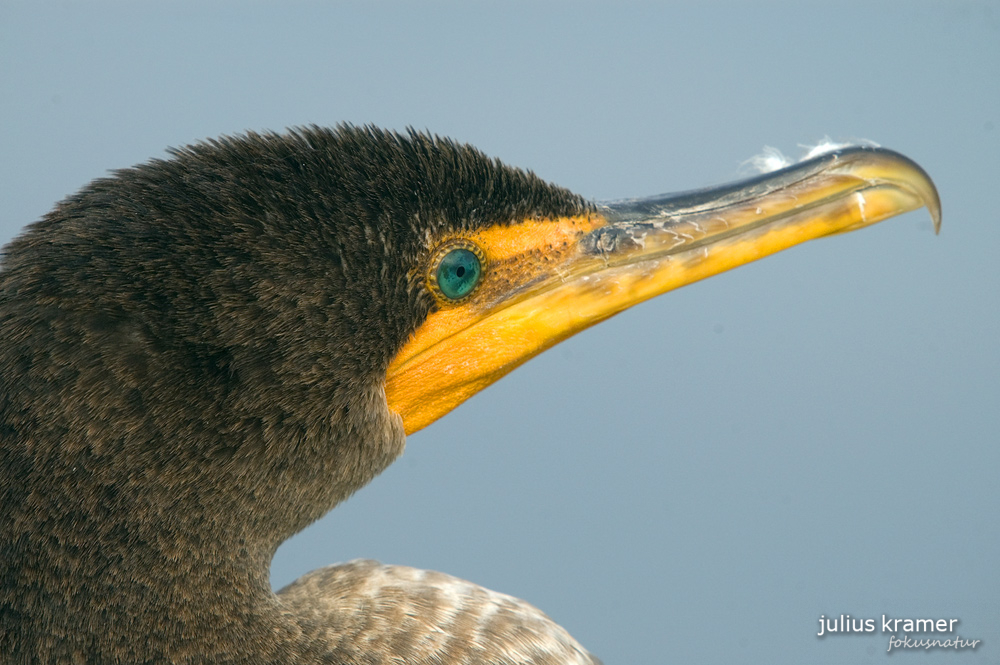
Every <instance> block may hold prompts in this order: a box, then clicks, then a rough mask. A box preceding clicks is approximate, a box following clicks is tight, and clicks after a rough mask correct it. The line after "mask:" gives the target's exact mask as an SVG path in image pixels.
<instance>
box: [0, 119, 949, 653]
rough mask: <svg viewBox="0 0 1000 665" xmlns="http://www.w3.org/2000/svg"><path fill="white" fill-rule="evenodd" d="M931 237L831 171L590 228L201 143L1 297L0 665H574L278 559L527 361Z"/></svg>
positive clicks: (638, 205) (64, 220) (29, 237)
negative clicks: (661, 301)
mask: <svg viewBox="0 0 1000 665" xmlns="http://www.w3.org/2000/svg"><path fill="white" fill-rule="evenodd" d="M922 205H926V206H927V207H928V208H929V209H930V212H931V215H932V217H933V218H934V221H935V225H937V224H938V222H939V219H940V207H939V202H938V197H937V193H936V191H935V190H934V186H933V184H932V183H931V181H930V179H929V178H928V177H927V175H926V174H925V173H924V172H923V171H922V170H921V169H920V167H918V166H917V165H916V164H914V163H913V162H911V161H910V160H908V159H907V158H905V157H903V156H901V155H898V154H896V153H893V152H890V151H887V150H882V149H876V148H868V147H863V148H850V149H843V150H838V151H835V152H831V153H829V154H826V155H822V156H820V157H817V158H814V159H811V160H808V161H805V162H802V163H799V164H797V165H795V166H792V167H789V168H785V169H783V170H780V171H777V172H775V173H771V174H767V175H762V176H758V177H755V178H751V179H749V180H746V181H743V182H741V183H737V184H734V185H729V186H725V187H720V188H716V189H711V190H703V191H697V192H692V193H688V194H683V195H678V196H672V197H671V196H661V197H654V198H651V199H642V200H630V201H621V202H618V203H615V204H610V205H598V204H594V203H590V202H588V201H586V200H584V199H582V198H581V197H579V196H577V195H575V194H572V193H570V192H568V191H566V190H565V189H561V188H558V187H554V186H552V185H549V184H547V183H545V182H543V181H542V180H540V179H539V178H537V177H536V176H534V175H533V174H531V173H529V172H525V171H521V170H518V169H513V168H509V167H507V166H504V165H503V164H501V163H500V162H498V161H495V160H491V159H489V158H487V157H485V156H484V155H483V154H482V153H480V152H478V151H476V150H475V149H473V148H471V147H469V146H466V145H461V144H457V143H454V142H452V141H449V140H445V139H440V138H436V137H433V136H429V135H426V134H423V133H417V132H412V131H411V132H409V133H407V134H399V133H393V132H388V131H382V130H379V129H376V128H372V127H365V128H356V127H351V126H341V127H338V128H336V129H322V128H317V127H311V128H305V129H298V130H293V131H289V132H287V133H284V134H254V133H249V134H246V135H243V136H237V137H232V138H222V139H219V140H214V141H208V142H205V143H201V144H197V145H194V146H190V147H186V148H182V149H179V150H174V151H173V152H172V155H171V156H170V158H169V159H166V160H154V161H151V162H149V163H146V164H143V165H140V166H136V167H134V168H129V169H124V170H120V171H117V172H115V173H114V174H113V175H111V176H110V177H107V178H102V179H99V180H95V181H94V182H93V183H91V184H90V185H88V186H86V187H85V188H83V190H81V191H80V192H79V193H77V194H74V195H73V196H70V197H69V198H67V199H65V200H64V201H62V202H61V203H59V204H58V205H57V206H56V208H55V209H54V210H53V211H52V212H50V213H49V214H47V215H45V217H44V218H42V219H41V220H40V221H38V222H36V223H34V224H32V225H31V226H29V227H28V229H27V230H26V231H25V232H24V233H23V235H21V236H20V237H18V238H17V239H15V240H14V241H13V242H11V243H10V244H9V245H8V246H7V248H6V250H5V254H4V256H3V263H2V269H0V330H2V333H0V571H2V575H0V654H2V659H3V662H4V663H17V664H21V663H39V664H41V663H45V664H49V663H241V664H252V663H299V662H303V663H304V662H309V663H359V664H360V663H369V664H381V663H410V664H417V663H427V664H430V663H440V664H445V665H451V664H457V663H498V664H499V663H594V662H597V661H596V659H594V658H593V657H592V656H590V655H589V654H587V652H586V651H584V650H583V648H582V647H580V646H579V645H578V644H577V643H576V642H575V641H574V640H573V639H572V638H571V637H570V636H569V635H568V634H567V633H566V632H565V631H563V630H562V629H561V628H559V627H558V626H556V625H555V624H554V623H553V622H551V621H550V620H549V619H548V618H547V617H545V616H544V615H543V614H541V613H540V612H539V611H538V610H536V609H534V608H532V607H531V606H529V605H527V604H526V603H524V602H522V601H519V600H516V599H513V598H511V597H509V596H504V595H502V594H498V593H494V592H491V591H488V590H485V589H482V588H480V587H477V586H475V585H473V584H470V583H468V582H464V581H461V580H456V579H454V578H451V577H448V576H446V575H442V574H440V573H433V572H425V571H417V570H413V569H409V568H402V567H392V566H381V565H379V564H376V563H374V562H353V563H349V564H346V565H342V566H336V567H331V568H326V569H322V570H319V571H314V572H312V573H309V574H308V575H306V576H304V577H303V578H301V579H300V580H299V581H297V582H295V583H293V584H292V585H291V586H289V587H287V588H286V589H284V590H282V591H280V592H279V593H277V594H275V593H273V592H272V591H271V588H270V585H269V581H268V568H269V565H270V561H271V557H272V555H273V554H274V552H275V549H276V548H277V547H278V545H279V544H280V543H281V542H282V541H283V540H285V539H286V538H288V537H289V536H291V535H292V534H294V533H295V532H297V531H299V530H300V529H302V528H304V527H305V526H306V525H308V524H309V523H310V522H312V521H314V520H316V519H317V518H319V517H320V516H321V515H323V514H324V513H326V512H327V511H328V510H330V509H331V508H333V507H334V506H335V505H337V503H339V502H340V501H342V500H343V499H344V498H346V497H347V496H349V495H350V494H351V493H352V492H354V491H355V490H357V489H358V488H359V487H361V486H362V485H364V484H365V483H367V482H368V481H369V480H371V478H372V477H374V476H375V475H376V474H378V473H379V472H380V471H382V470H383V469H384V468H385V467H386V466H387V465H388V464H389V463H391V462H392V461H393V460H394V459H395V458H396V457H397V456H398V455H399V454H400V453H401V452H402V450H403V446H404V441H405V435H406V434H407V433H411V432H415V431H416V430H419V429H421V428H422V427H425V426H426V425H428V424H430V423H431V422H433V421H434V420H435V419H437V418H439V417H441V416H442V415H444V414H445V413H447V412H448V411H450V410H451V409H453V408H455V407H456V406H457V405H458V404H460V403H461V402H462V401H464V400H465V399H467V398H468V397H469V396H471V395H472V394H474V393H475V392H477V391H479V390H481V389H483V388H484V387H486V386H487V385H489V384H490V383H492V382H493V381H495V380H496V379H497V378H499V377H500V376H502V375H503V374H505V373H507V372H509V371H510V370H511V369H512V368H514V367H516V366H517V365H519V364H520V363H522V362H524V361H525V360H527V359H528V358H530V357H532V356H534V355H535V354H537V353H539V352H541V351H542V350H544V349H546V348H548V347H549V346H552V345H553V344H555V343H556V342H558V341H560V340H562V339H564V338H566V337H568V336H569V335H572V334H573V333H575V332H577V331H579V330H582V329H583V328H586V327H587V326H590V325H593V324H594V323H597V322H599V321H601V320H603V319H606V318H607V317H609V316H612V315H613V314H615V313H617V312H620V311H622V310H624V309H626V308H627V307H630V306H631V305H633V304H635V303H638V302H640V301H643V300H645V299H648V298H650V297H652V296H654V295H657V294H659V293H663V292H664V291H667V290H670V289H673V288H676V287H678V286H682V285H684V284H686V283H689V282H692V281H694V280H698V279H701V278H704V277H707V276H709V275H712V274H715V273H718V272H720V271H723V270H726V269H728V268H731V267H734V266H736V265H739V264H742V263H745V262H747V261H751V260H753V259H756V258H759V257H762V256H765V255H767V254H770V253H773V252H775V251H778V250H780V249H783V248H785V247H788V246H791V245H794V244H797V243H800V242H803V241H805V240H808V239H810V238H814V237H818V236H823V235H829V234H832V233H839V232H842V231H847V230H851V229H854V228H859V227H862V226H866V225H868V224H872V223H875V222H877V221H879V220H882V219H885V218H886V217H889V216H892V215H895V214H898V213H901V212H904V211H907V210H913V209H916V208H918V207H920V206H922Z"/></svg>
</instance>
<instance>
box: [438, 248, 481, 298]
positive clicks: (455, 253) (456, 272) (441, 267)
mask: <svg viewBox="0 0 1000 665" xmlns="http://www.w3.org/2000/svg"><path fill="white" fill-rule="evenodd" d="M485 263H486V259H485V257H484V256H483V252H482V250H481V249H479V247H477V246H476V245H475V244H474V243H472V242H469V241H467V240H461V239H456V240H452V241H450V242H448V243H446V244H445V245H444V246H443V247H442V248H440V249H439V250H438V252H437V257H436V258H435V260H434V261H433V262H432V263H431V270H430V273H429V274H428V282H429V283H430V288H431V291H433V292H434V293H435V294H436V295H437V296H438V300H439V301H442V302H444V303H456V302H460V301H461V300H464V299H465V298H466V297H468V296H469V295H470V294H471V293H472V292H473V291H475V290H476V286H477V285H478V284H479V281H480V280H481V279H482V277H483V267H484V264H485Z"/></svg>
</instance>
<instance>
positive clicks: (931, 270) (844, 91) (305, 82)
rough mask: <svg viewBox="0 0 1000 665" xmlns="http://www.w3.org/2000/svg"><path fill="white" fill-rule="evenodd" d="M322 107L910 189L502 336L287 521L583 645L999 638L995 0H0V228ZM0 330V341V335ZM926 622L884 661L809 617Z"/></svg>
mask: <svg viewBox="0 0 1000 665" xmlns="http://www.w3.org/2000/svg"><path fill="white" fill-rule="evenodd" d="M343 121H348V122H354V123H374V124H377V125H380V126H384V127H389V128H394V129H404V128H406V127H407V126H414V127H416V128H420V129H428V130H430V131H432V132H435V133H439V134H442V135H446V136H450V137H452V138H455V139H458V140H461V141H466V142H469V143H472V144H474V145H476V146H477V147H479V148H481V149H482V150H484V151H486V152H487V153H489V154H490V155H493V156H496V157H499V158H501V159H503V160H504V161H506V162H508V163H510V164H514V165H517V166H521V167H525V168H530V169H533V170H534V171H535V172H536V173H538V174H539V175H541V176H542V177H544V178H546V179H548V180H551V181H553V182H556V183H558V184H560V185H563V186H566V187H569V188H570V189H573V190H574V191H576V192H578V193H580V194H583V195H585V196H587V197H591V198H595V199H602V198H621V197H631V196H641V195H647V194H656V193H660V192H664V191H672V190H683V189H690V188H695V187H701V186H704V185H710V184H716V183H719V182H723V181H727V180H732V179H735V178H737V177H739V176H741V175H744V174H746V173H747V167H746V164H745V162H746V160H748V159H749V158H751V157H753V156H754V155H756V154H759V153H760V152H761V150H762V149H763V147H764V146H773V147H775V148H778V149H780V150H782V151H784V152H785V153H786V154H789V155H793V156H797V155H798V154H799V153H800V152H801V151H802V149H801V148H800V147H799V146H800V144H813V143H816V142H817V141H819V140H821V139H822V138H823V137H830V138H831V139H833V140H836V141H850V140H857V139H867V140H871V141H876V142H878V143H879V144H881V145H884V146H886V147H891V148H893V149H895V150H898V151H900V152H903V153H905V154H906V155H908V156H910V157H911V158H913V159H915V160H916V161H917V162H919V163H920V164H921V165H922V166H923V167H924V168H925V169H926V170H927V171H928V172H929V173H930V174H931V176H932V177H933V178H934V180H935V181H936V183H937V185H938V188H939V189H940V193H941V200H942V203H943V210H944V226H943V228H942V231H941V234H940V236H935V235H934V233H933V231H932V229H931V223H930V218H929V216H928V214H927V213H926V211H919V212H915V213H910V214H908V215H906V216H903V217H900V218H896V219H892V220H889V221H888V222H885V223H883V224H880V225H878V226H876V227H874V228H870V229H866V230H864V231H861V232H858V233H851V234H846V235H842V236H838V237H834V238H827V239H822V240H819V241H815V242H812V243H808V244H807V245H804V246H800V247H795V248H793V249H791V250H789V251H787V252H783V253H781V254H779V255H776V256H772V257H770V258H768V259H766V260H764V261H761V262H758V263H755V264H753V265H749V266H745V267H742V268H739V269H737V270H735V271H732V272H729V273H726V274H723V275H720V276H717V277H713V278H711V279H709V280H706V281H704V282H701V283H698V284H695V285H692V286H689V287H686V288H684V289H681V290H679V291H676V292H672V293H669V294H666V295H664V296H661V297H659V298H657V299H654V300H652V301H650V302H648V303H645V304H643V305H641V306H638V307H636V308H634V309H632V310H630V311H628V312H626V313H624V314H621V315H619V316H617V317H616V318H614V319H612V320H610V321H608V322H606V323H603V324H601V325H599V326H597V327H595V328H592V329H590V330H588V331H586V332H584V333H582V334H580V335H578V336H576V337H574V338H573V339H571V340H569V341H567V342H565V343H563V344H561V345H559V346H557V347H555V348H554V349H553V350H551V351H549V352H547V353H545V354H543V355H542V356H540V357H538V358H536V359H534V360H532V361H531V362H529V363H527V364H526V365H525V366H524V367H522V368H521V369H518V370H517V371H515V372H513V373H512V374H511V375H509V376H508V377H506V378H504V379H503V380H501V381H500V382H499V383H497V384H496V385H494V386H493V387H491V388H490V389H488V390H486V391H484V392H482V393H481V394H479V395H478V396H476V397H475V398H473V399H471V400H470V401H469V402H467V403H466V404H465V405H463V406H462V407H460V408H459V409H457V410H456V411H455V412H453V413H452V414H450V415H448V416H447V417H445V418H444V419H443V420H441V421H440V422H438V423H436V424H435V425H433V426H431V427H428V428H427V429H425V430H424V431H422V432H420V433H418V434H416V435H415V436H412V437H411V438H410V439H409V441H408V446H407V451H406V453H405V455H404V456H403V457H402V458H401V459H400V460H399V461H398V462H397V463H396V464H395V465H394V466H392V467H391V468H390V469H389V470H388V471H387V472H385V473H384V474H383V475H382V476H380V477H379V478H377V479H376V480H375V481H374V482H373V483H372V484H371V485H370V486H368V487H366V488H365V489H363V490H362V491H360V492H359V493H358V494H356V495H355V496H354V497H353V498H351V499H350V500H349V501H347V502H346V503H345V504H343V505H341V506H340V507H338V508H337V509H336V510H334V511H333V512H332V513H331V514H330V515H328V516H327V517H326V518H324V519H323V520H321V521H320V522H319V523H317V524H316V525H314V526H312V527H311V528H309V529H307V530H306V531H305V532H303V533H301V534H300V535H298V536H296V537H295V538H293V539H292V540H290V541H289V542H288V543H286V544H285V545H284V546H283V547H282V548H281V549H280V550H279V551H278V553H277V556H276V557H275V561H274V565H273V569H272V581H273V583H274V585H275V587H276V588H278V587H281V586H283V585H285V584H287V583H288V582H290V581H291V580H293V579H294V578H296V577H297V576H299V575H301V574H303V573H305V572H307V571H309V570H311V569H314V568H317V567H320V566H323V565H326V564H329V563H333V562H337V561H344V560H349V559H353V558H357V557H367V558H375V559H379V560H381V561H384V562H388V563H395V564H407V565H412V566H417V567H421V568H429V569H434V570H440V571H444V572H447V573H451V574H453V575H457V576H460V577H463V578H466V579H469V580H472V581H474V582H476V583H479V584H482V585H484V586H487V587H490V588H492V589H496V590H499V591H503V592H506V593H510V594H512V595H515V596H519V597H522V598H524V599H526V600H529V601H530V602H532V603H534V604H535V605H537V606H539V607H540V608H542V609H543V610H544V611H546V612H547V613H548V614H549V615H550V616H552V617H553V618H554V619H555V620H557V621H559V622H560V623H562V624H563V625H564V626H565V627H566V628H567V629H568V630H569V631H570V632H571V633H572V634H573V635H574V636H575V637H576V638H577V639H579V640H580V641H581V642H582V643H583V644H584V646H586V647H587V648H588V649H590V650H592V651H593V652H594V653H595V654H597V655H598V656H600V657H601V658H602V659H604V661H605V663H606V664H607V665H637V664H641V663H650V664H660V663H671V662H683V663H691V662H694V663H734V662H766V663H814V664H815V663H831V664H832V663H885V662H886V659H887V658H892V659H893V660H894V661H895V662H896V664H897V665H899V664H900V662H906V663H910V662H913V663H917V662H919V663H939V662H949V663H950V662H956V663H957V662H961V663H966V664H970V665H971V664H972V663H976V664H981V663H1000V628H998V626H1000V566H998V562H1000V519H998V515H1000V489H998V487H1000V484H998V469H1000V446H998V435H997V432H998V429H1000V351H998V340H1000V307H998V292H1000V258H998V257H1000V219H998V212H997V211H998V209H1000V3H998V2H963V1H954V2H888V3H886V2H871V1H866V2H857V3H847V2H844V3H810V4H808V5H806V4H803V5H801V6H800V5H796V4H793V3H751V2H731V3H688V2H683V3H682V2H677V3H663V4H662V5H657V4H652V3H650V4H633V3H622V2H615V3H607V4H597V3H572V4H571V3H568V2H565V3H544V2H541V3H539V2H532V3H503V4H501V3H480V2H476V3H458V2H455V3H430V4H423V5H418V4H416V3H412V4H399V3H391V2H376V3H360V2H359V3H337V4H334V3H310V2H294V3H281V4H278V3H273V4H267V3H244V4H237V3H233V2H211V3H197V4H195V3H169V4H167V3H153V2H131V3H129V2H124V1H123V2H115V3H103V2H90V3H82V2H77V3H43V2H31V3H28V2H11V1H10V0H3V2H2V3H0V240H2V242H4V243H5V242H6V241H7V240H9V239H10V238H11V237H13V236H14V235H15V234H16V233H17V232H18V230H19V229H20V228H21V227H22V226H24V225H25V224H27V223H29V222H31V221H34V220H36V219H38V218H39V217H40V216H41V215H42V214H44V213H45V212H46V211H48V210H49V209H50V208H51V207H52V206H53V205H54V203H55V202H56V201H58V200H59V199H61V198H62V197H64V196H67V195H69V194H70V193H72V192H74V191H75V190H77V189H78V188H80V187H81V186H83V185H84V184H86V183H87V182H88V181H90V180H91V179H93V178H96V177H99V176H101V175H103V174H105V173H106V172H107V171H108V170H109V169H113V168H118V167H125V166H129V165H132V164H135V163H138V162H141V161H144V160H146V159H149V158H151V157H162V156H164V149H165V148H166V147H168V146H180V145H184V144H187V143H190V142H193V141H198V140H201V139H204V138H208V137H213V136H217V135H219V134H224V133H235V132H240V131H243V130H247V129H254V130H261V129H272V130H280V129H283V128H285V127H288V126H292V125H301V124H309V123H316V124H320V125H333V124H336V123H339V122H343ZM0 343H2V341H0ZM840 614H850V615H851V616H852V617H855V618H880V617H881V615H883V614H886V615H889V616H891V617H896V618H905V617H914V618H935V619H937V618H958V619H960V620H961V622H960V623H959V624H958V626H957V630H956V633H957V634H958V635H961V636H962V637H964V638H969V639H980V640H983V643H982V644H981V645H980V646H979V647H978V648H977V649H976V650H975V651H974V652H971V651H963V652H958V653H956V652H948V651H935V652H931V653H923V652H921V653H914V652H910V653H900V654H894V655H888V656H887V655H886V653H885V651H886V649H887V646H888V637H889V636H888V635H886V634H883V633H881V631H879V632H876V633H875V634H874V635H871V634H869V635H851V636H834V637H828V638H824V639H820V638H818V637H817V636H816V633H817V632H818V626H819V624H818V620H819V618H820V616H821V615H826V616H839V615H840Z"/></svg>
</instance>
